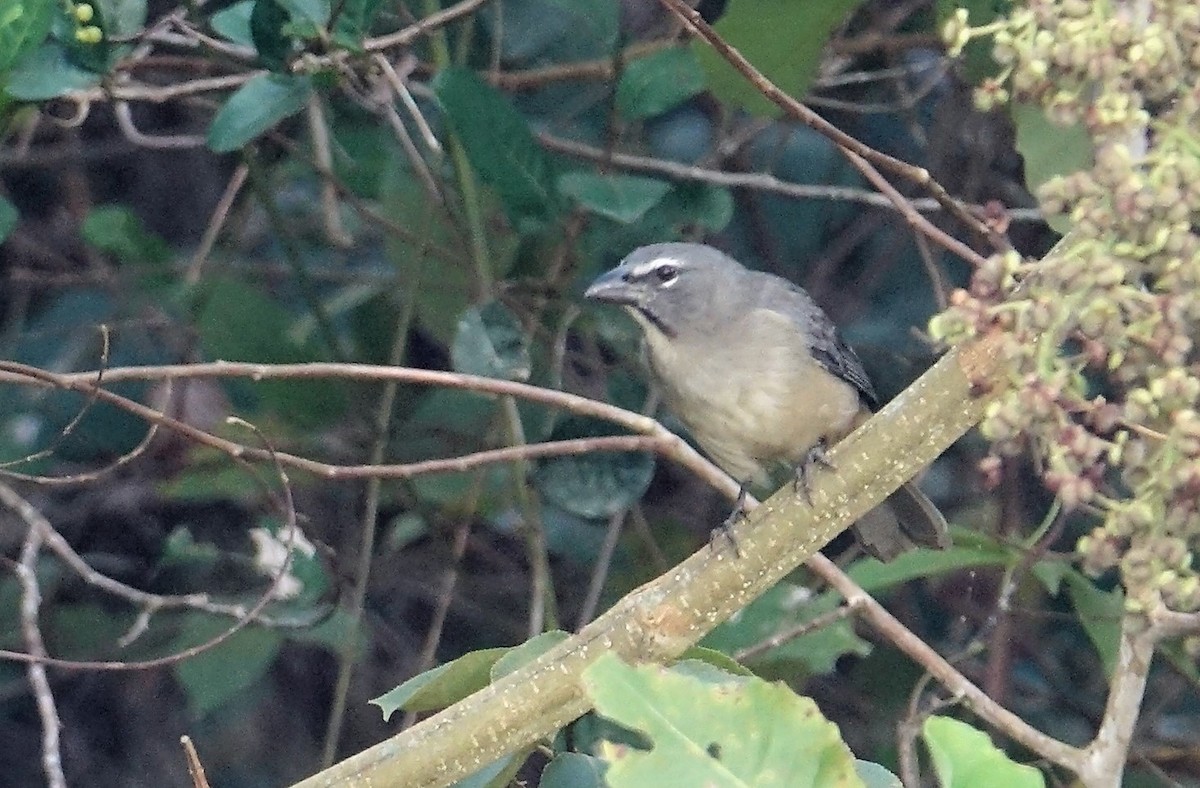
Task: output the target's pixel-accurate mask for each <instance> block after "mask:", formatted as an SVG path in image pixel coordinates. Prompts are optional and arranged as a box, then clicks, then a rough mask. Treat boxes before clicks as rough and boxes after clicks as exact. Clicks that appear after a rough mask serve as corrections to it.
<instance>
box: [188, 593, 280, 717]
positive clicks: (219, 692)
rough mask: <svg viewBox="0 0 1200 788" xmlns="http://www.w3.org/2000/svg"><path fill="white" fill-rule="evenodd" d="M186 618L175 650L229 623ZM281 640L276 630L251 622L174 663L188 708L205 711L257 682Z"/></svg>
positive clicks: (241, 692) (219, 620) (223, 702)
mask: <svg viewBox="0 0 1200 788" xmlns="http://www.w3.org/2000/svg"><path fill="white" fill-rule="evenodd" d="M190 618H191V620H192V625H191V626H190V627H189V628H188V631H187V633H186V635H184V636H183V637H181V638H180V640H179V641H178V642H177V643H176V644H175V650H181V649H183V648H187V647H189V646H192V645H196V644H198V643H202V642H204V641H206V640H208V639H209V638H212V637H215V636H216V635H217V634H219V633H221V632H223V631H225V630H226V629H228V628H229V626H230V623H231V622H230V621H229V620H227V619H217V618H213V617H212V616H203V617H201V616H200V615H199V614H197V615H194V616H191V617H190ZM282 644H283V636H282V635H281V634H280V633H279V632H278V631H276V630H272V629H266V628H262V627H253V626H251V627H246V628H244V629H242V630H241V631H239V632H236V633H234V634H233V635H232V636H230V637H229V638H228V639H226V640H225V641H223V642H222V643H221V645H219V646H217V647H216V648H210V649H209V650H207V651H204V652H202V653H200V654H197V655H196V656H194V657H192V658H190V659H186V660H184V661H183V662H179V663H177V664H176V665H175V675H176V677H177V678H178V679H179V683H180V684H182V685H183V689H184V691H186V692H187V699H188V706H190V707H191V709H192V712H193V713H195V714H198V715H203V714H206V713H208V712H210V711H212V710H214V709H217V708H219V707H221V706H223V705H224V704H226V703H228V702H229V701H231V700H233V699H234V698H237V697H238V696H239V695H242V694H243V693H244V692H245V691H246V690H247V689H248V688H250V687H252V686H254V685H255V684H257V683H258V682H259V681H260V680H261V679H262V677H263V676H264V675H266V672H267V670H268V669H269V668H270V667H271V663H272V662H274V661H275V657H276V655H277V654H278V653H279V647H280V646H281V645H282Z"/></svg>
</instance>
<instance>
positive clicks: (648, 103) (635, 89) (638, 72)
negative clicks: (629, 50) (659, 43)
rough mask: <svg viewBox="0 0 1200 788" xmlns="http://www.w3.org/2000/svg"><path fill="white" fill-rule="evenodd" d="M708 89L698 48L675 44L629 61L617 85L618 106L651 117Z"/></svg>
mask: <svg viewBox="0 0 1200 788" xmlns="http://www.w3.org/2000/svg"><path fill="white" fill-rule="evenodd" d="M701 90H704V70H703V69H702V68H701V67H700V61H699V60H697V59H696V52H695V50H693V49H688V48H685V47H674V48H672V49H664V50H662V51H660V52H655V53H654V54H652V55H649V56H647V57H641V58H638V59H636V60H633V61H631V62H630V63H628V64H626V66H625V71H624V73H623V74H622V75H621V82H620V83H619V84H618V85H617V109H619V110H620V111H621V113H622V114H623V115H625V116H626V117H628V118H648V117H653V116H654V115H661V114H662V113H664V112H666V111H667V110H669V109H674V108H675V107H677V106H679V105H680V104H682V103H683V102H685V101H687V100H688V99H690V98H691V97H692V96H694V95H696V94H697V93H699V92H700V91H701Z"/></svg>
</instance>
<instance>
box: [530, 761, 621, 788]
mask: <svg viewBox="0 0 1200 788" xmlns="http://www.w3.org/2000/svg"><path fill="white" fill-rule="evenodd" d="M606 768H607V764H605V763H604V761H602V760H601V759H599V758H596V757H594V756H592V755H584V754H583V753H580V752H561V753H559V754H558V755H556V756H554V760H552V761H550V763H548V764H546V768H545V770H544V771H543V772H542V777H541V779H540V780H538V788H605V786H606V785H607V783H605V782H604V771H605V769H606Z"/></svg>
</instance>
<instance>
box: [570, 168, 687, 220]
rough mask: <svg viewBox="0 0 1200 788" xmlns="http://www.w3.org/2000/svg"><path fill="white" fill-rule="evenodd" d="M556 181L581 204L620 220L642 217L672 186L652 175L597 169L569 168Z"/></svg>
mask: <svg viewBox="0 0 1200 788" xmlns="http://www.w3.org/2000/svg"><path fill="white" fill-rule="evenodd" d="M558 185H559V188H560V189H561V190H562V193H563V194H565V195H567V196H568V197H571V198H573V199H574V200H575V201H577V202H578V203H579V204H580V205H582V206H583V207H585V208H587V209H589V210H591V211H594V212H595V213H598V214H600V215H601V216H606V217H608V218H609V219H612V220H614V221H618V222H621V223H623V224H629V223H630V222H636V221H637V220H638V219H641V218H642V217H643V216H645V215H646V212H647V211H649V210H650V209H651V208H653V207H654V206H655V205H657V204H658V203H659V202H660V201H661V200H662V198H663V197H665V196H666V195H667V192H668V191H670V190H671V184H669V183H667V182H666V181H660V180H656V179H655V178H645V177H642V176H640V175H608V174H605V173H597V172H568V173H566V174H564V175H563V176H562V177H561V178H559V180H558Z"/></svg>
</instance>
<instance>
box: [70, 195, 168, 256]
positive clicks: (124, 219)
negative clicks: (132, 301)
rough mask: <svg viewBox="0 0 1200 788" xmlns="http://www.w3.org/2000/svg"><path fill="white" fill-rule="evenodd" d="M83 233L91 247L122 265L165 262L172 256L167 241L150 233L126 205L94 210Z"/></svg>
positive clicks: (108, 206)
mask: <svg viewBox="0 0 1200 788" xmlns="http://www.w3.org/2000/svg"><path fill="white" fill-rule="evenodd" d="M80 232H81V234H82V235H83V238H84V240H85V241H87V242H88V243H89V244H91V245H92V246H94V247H96V248H97V249H100V250H101V251H104V252H108V253H109V254H112V255H114V256H115V257H116V258H117V259H118V261H119V262H122V263H127V264H128V263H165V262H167V261H168V260H169V259H170V256H171V250H170V247H168V246H167V242H166V241H164V240H163V239H162V238H160V237H158V236H157V235H154V234H153V233H151V232H149V231H147V230H146V228H145V226H143V224H142V220H141V219H139V218H138V217H137V215H136V214H134V213H133V211H131V210H130V209H129V208H127V207H126V206H123V205H100V206H97V207H95V208H93V209H92V210H91V212H90V213H88V215H87V218H85V219H84V220H83V226H82V227H81V228H80Z"/></svg>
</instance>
